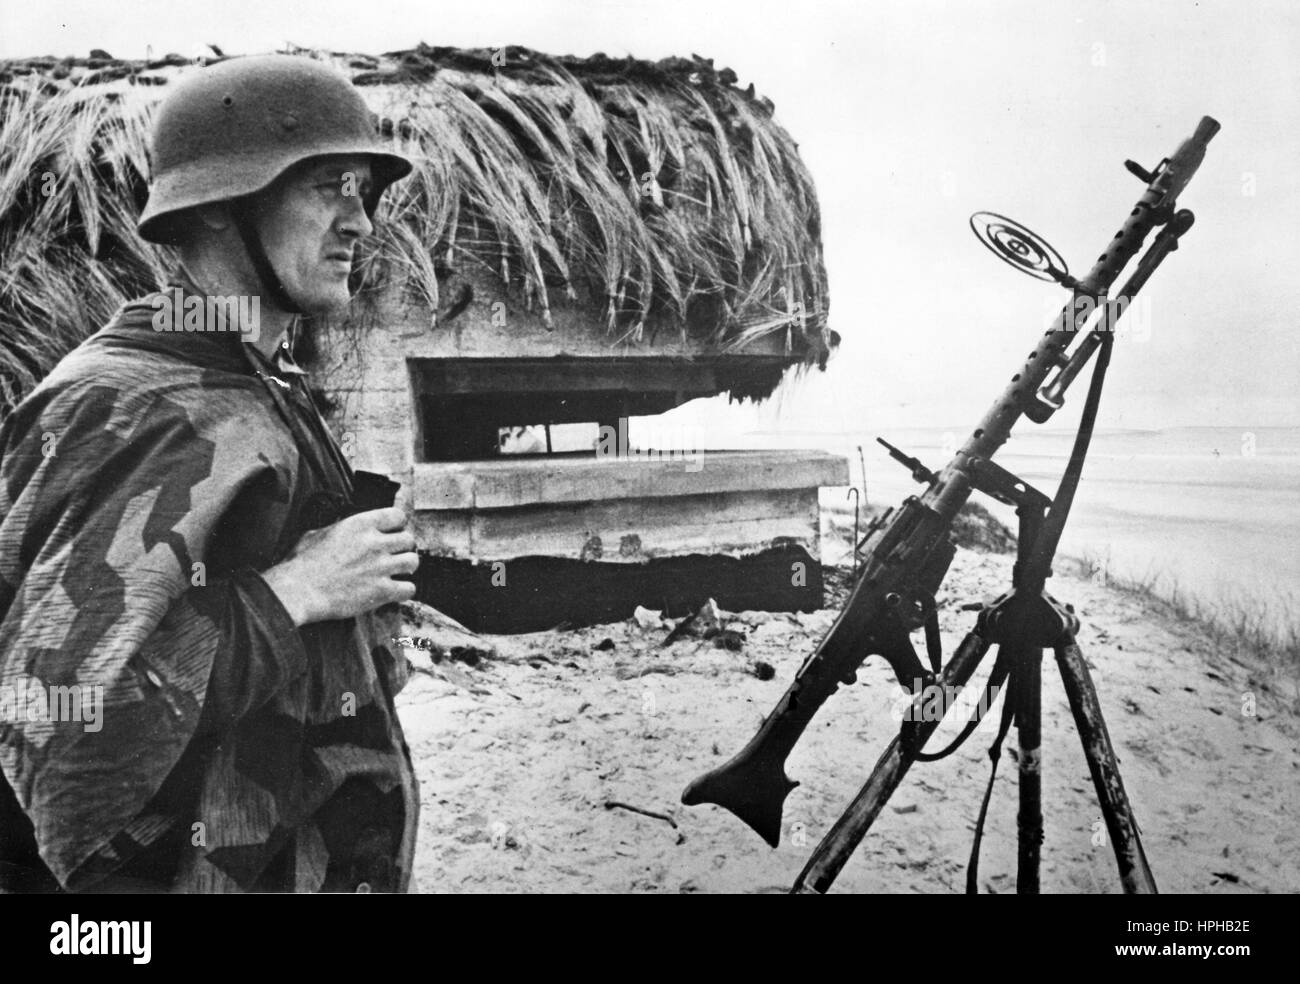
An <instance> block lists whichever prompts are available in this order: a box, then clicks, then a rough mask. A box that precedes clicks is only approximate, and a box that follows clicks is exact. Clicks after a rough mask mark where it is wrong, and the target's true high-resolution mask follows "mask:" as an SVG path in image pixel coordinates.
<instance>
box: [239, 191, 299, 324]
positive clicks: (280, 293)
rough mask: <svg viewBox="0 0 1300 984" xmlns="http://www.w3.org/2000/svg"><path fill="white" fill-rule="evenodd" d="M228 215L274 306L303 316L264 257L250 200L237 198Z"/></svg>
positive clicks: (264, 252)
mask: <svg viewBox="0 0 1300 984" xmlns="http://www.w3.org/2000/svg"><path fill="white" fill-rule="evenodd" d="M230 213H231V216H232V218H233V219H234V220H235V228H236V229H237V230H238V231H239V238H240V239H242V240H243V242H244V249H245V251H246V252H247V253H248V258H249V260H251V261H252V264H253V271H254V272H255V273H256V274H257V279H258V280H260V281H261V282H262V287H263V289H265V290H266V292H267V294H268V295H269V297H270V299H271V301H272V302H274V304H275V306H276V307H278V308H279V309H280V310H282V311H287V312H288V313H289V314H303V313H304V312H303V310H302V308H301V307H299V306H298V302H297V301H295V300H294V299H293V298H292V297H291V296H290V295H289V291H288V290H287V289H285V286H284V283H283V281H281V280H280V278H279V276H277V274H276V272H275V267H273V266H272V265H271V259H270V257H268V256H267V255H266V248H265V247H264V246H263V245H262V237H261V236H259V235H258V234H257V223H256V221H255V220H254V215H253V209H252V198H251V196H250V197H245V198H237V199H235V200H234V201H232V202H231V203H230Z"/></svg>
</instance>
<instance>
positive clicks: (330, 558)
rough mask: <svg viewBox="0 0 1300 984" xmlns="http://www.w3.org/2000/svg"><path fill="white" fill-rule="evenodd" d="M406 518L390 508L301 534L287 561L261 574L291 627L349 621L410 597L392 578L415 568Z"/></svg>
mask: <svg viewBox="0 0 1300 984" xmlns="http://www.w3.org/2000/svg"><path fill="white" fill-rule="evenodd" d="M419 563H420V560H419V556H418V555H417V554H416V552H415V536H414V534H413V533H411V531H410V530H409V529H408V528H407V520H406V513H405V512H404V511H403V510H401V509H399V508H397V507H396V506H390V507H388V508H387V509H372V510H370V511H369V512H363V513H357V514H356V515H355V516H349V517H348V518H347V519H342V520H339V522H337V523H334V524H333V525H332V526H326V527H323V528H322V529H319V530H311V531H309V532H308V533H305V534H304V535H303V536H302V538H301V539H299V540H298V542H297V543H296V544H295V545H294V546H293V549H292V550H290V552H289V556H288V557H286V558H285V559H284V560H282V561H281V562H280V563H278V564H276V565H275V566H273V567H270V568H268V569H267V570H265V571H263V572H262V578H263V580H265V581H266V583H267V584H268V585H269V586H270V588H271V590H272V591H274V592H275V593H276V595H277V596H278V597H279V599H280V602H281V604H283V605H284V607H285V610H286V611H287V612H288V613H289V615H290V616H291V617H292V618H293V620H294V624H296V625H307V624H309V623H311V622H320V621H323V620H325V619H330V618H349V617H350V616H352V615H357V614H360V613H361V612H366V611H370V610H372V609H375V608H378V607H379V606H380V605H384V604H387V603H388V602H393V601H408V600H410V599H411V598H413V597H414V596H415V585H414V584H412V583H411V582H409V581H396V580H394V579H393V575H394V574H413V573H415V569H416V568H417V567H418V566H419Z"/></svg>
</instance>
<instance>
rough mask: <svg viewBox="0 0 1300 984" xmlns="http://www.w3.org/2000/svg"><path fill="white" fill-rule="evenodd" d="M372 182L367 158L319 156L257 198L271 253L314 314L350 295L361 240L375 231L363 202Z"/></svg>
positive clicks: (343, 301) (282, 276)
mask: <svg viewBox="0 0 1300 984" xmlns="http://www.w3.org/2000/svg"><path fill="white" fill-rule="evenodd" d="M370 182H371V175H370V163H369V161H368V160H367V159H366V158H365V157H361V156H351V155H333V156H329V157H315V158H311V159H310V160H307V161H303V162H302V163H301V164H298V165H296V166H295V167H293V168H291V169H290V170H289V171H287V172H285V174H283V175H281V177H280V178H279V179H278V180H277V181H276V182H275V183H274V184H273V185H271V187H270V188H268V189H267V190H266V192H265V193H263V195H262V196H261V200H260V201H259V202H258V203H257V204H258V221H257V225H258V231H259V233H260V234H261V237H262V245H263V248H265V250H266V255H267V258H268V259H269V260H270V261H271V265H272V266H273V267H274V268H275V272H276V274H277V275H278V276H279V278H280V280H281V282H282V283H283V284H284V286H285V287H286V288H287V289H288V291H289V296H290V297H292V298H293V299H294V300H295V301H296V302H297V303H298V305H299V307H301V308H302V309H303V310H304V311H306V312H307V313H309V314H324V313H327V312H330V311H337V310H339V309H340V308H342V307H345V306H346V305H347V303H348V301H349V299H350V298H349V295H348V275H349V274H350V273H351V272H352V257H353V253H354V251H355V250H356V245H357V241H358V240H359V239H361V237H363V236H368V235H370V233H371V232H372V231H373V226H371V224H370V219H369V218H368V217H367V215H366V211H365V207H364V206H363V204H362V203H363V201H364V200H365V197H366V196H367V195H368V194H369V191H370Z"/></svg>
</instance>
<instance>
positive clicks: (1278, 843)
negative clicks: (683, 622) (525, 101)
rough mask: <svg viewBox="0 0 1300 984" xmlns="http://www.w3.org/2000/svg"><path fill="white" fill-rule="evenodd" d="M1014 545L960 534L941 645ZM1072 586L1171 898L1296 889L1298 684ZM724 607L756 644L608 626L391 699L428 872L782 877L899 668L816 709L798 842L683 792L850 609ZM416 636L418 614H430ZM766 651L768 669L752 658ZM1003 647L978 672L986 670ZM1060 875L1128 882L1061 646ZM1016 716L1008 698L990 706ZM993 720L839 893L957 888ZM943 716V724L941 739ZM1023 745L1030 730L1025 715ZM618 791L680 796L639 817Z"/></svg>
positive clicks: (855, 772)
mask: <svg viewBox="0 0 1300 984" xmlns="http://www.w3.org/2000/svg"><path fill="white" fill-rule="evenodd" d="M1010 570H1011V558H1010V557H1007V556H1003V555H994V554H981V553H972V552H968V551H964V550H963V551H960V552H959V553H958V556H957V559H956V560H955V562H954V565H953V568H952V571H951V572H950V574H949V577H948V580H947V582H946V584H945V586H944V591H943V593H942V594H941V596H940V599H939V601H940V621H941V627H942V629H943V637H944V651H945V657H946V655H947V654H949V653H951V652H952V651H953V649H954V648H955V647H956V645H957V643H958V642H959V641H960V639H961V637H962V635H964V633H965V631H966V630H967V628H968V627H969V626H970V625H971V624H972V619H973V617H974V616H973V614H972V613H970V612H964V611H961V610H960V606H961V605H962V604H965V603H967V602H972V601H981V600H986V599H988V598H991V597H993V596H994V595H996V594H998V593H1000V592H1001V591H1002V590H1003V588H1004V585H1005V584H1007V583H1008V581H1009V578H1010ZM1049 590H1050V591H1051V592H1052V593H1053V594H1054V595H1055V596H1056V597H1057V598H1060V599H1061V600H1062V601H1069V602H1071V603H1073V604H1074V606H1075V609H1076V611H1077V613H1078V614H1079V616H1080V618H1081V620H1082V628H1081V631H1080V634H1079V642H1080V645H1081V646H1082V647H1083V650H1084V653H1085V656H1086V657H1087V659H1088V661H1089V664H1090V667H1091V670H1092V674H1093V679H1094V681H1095V683H1096V685H1097V688H1098V691H1099V694H1100V698H1101V703H1102V707H1103V709H1104V712H1105V714H1106V719H1107V723H1108V726H1109V729H1110V734H1111V737H1112V739H1113V740H1114V742H1115V744H1116V749H1117V753H1118V755H1119V757H1120V759H1121V766H1122V769H1123V775H1124V781H1125V785H1126V788H1127V790H1128V793H1129V797H1130V799H1131V801H1132V803H1133V807H1134V810H1135V811H1136V815H1137V818H1138V821H1139V823H1140V825H1141V829H1142V836H1143V843H1144V846H1145V849H1146V853H1147V857H1148V859H1149V861H1150V864H1151V867H1152V870H1153V872H1154V874H1155V878H1156V882H1157V885H1158V886H1159V888H1160V890H1161V891H1163V892H1196V893H1233V892H1295V891H1300V824H1298V823H1297V818H1298V817H1300V702H1298V701H1297V694H1296V686H1295V683H1296V672H1295V670H1294V668H1292V669H1290V670H1282V669H1277V668H1270V667H1267V666H1258V665H1251V664H1250V663H1249V662H1248V661H1245V660H1241V661H1239V660H1238V658H1236V657H1234V656H1233V655H1231V654H1227V653H1222V652H1218V651H1215V650H1214V649H1213V648H1211V647H1210V646H1209V645H1208V644H1207V643H1206V642H1205V641H1204V640H1203V639H1202V638H1201V635H1200V634H1198V632H1197V630H1196V629H1195V627H1194V626H1189V625H1184V624H1179V623H1177V622H1173V621H1170V620H1169V619H1168V617H1167V616H1160V615H1159V614H1158V613H1156V612H1154V611H1153V610H1151V609H1150V608H1148V607H1146V606H1145V604H1144V603H1143V602H1142V601H1141V600H1139V599H1137V598H1135V597H1133V596H1131V595H1125V594H1122V593H1119V592H1118V591H1116V590H1113V589H1112V588H1110V587H1108V586H1106V585H1105V584H1103V583H1098V582H1095V581H1089V580H1084V579H1081V578H1078V577H1071V576H1065V575H1058V576H1057V577H1054V578H1053V579H1052V581H1051V582H1050V583H1049ZM834 617H835V612H834V611H820V612H814V613H811V614H797V615H796V614H772V613H763V612H751V613H736V614H729V613H724V618H725V619H726V622H727V624H728V625H729V626H730V627H732V628H735V629H737V630H739V631H742V632H744V633H745V636H746V639H745V643H744V647H743V649H742V650H741V651H739V652H736V651H730V650H727V649H719V648H715V647H714V646H713V645H712V643H710V642H707V641H701V640H698V639H684V640H681V641H678V642H675V643H673V644H672V645H670V646H667V647H664V646H662V642H663V639H664V637H665V636H666V635H667V634H668V631H669V629H670V628H671V627H672V625H673V623H672V622H669V621H661V620H659V619H658V618H657V617H654V616H652V615H649V614H643V617H642V618H641V619H640V620H636V619H632V620H628V621H626V622H621V623H617V624H613V625H606V626H597V627H593V628H587V629H581V630H575V631H558V632H546V633H537V634H533V635H525V636H495V637H491V638H490V640H489V641H490V642H491V644H492V645H493V646H494V647H495V655H494V656H493V657H492V658H487V659H481V660H479V661H478V663H477V664H476V665H472V666H471V665H467V664H465V663H463V662H459V661H456V660H451V659H443V660H441V661H440V662H437V663H434V662H433V661H432V660H431V659H430V658H429V654H428V653H427V652H423V651H420V650H416V649H408V650H407V652H408V655H409V656H410V657H411V659H412V663H413V665H414V667H415V668H416V672H415V673H414V674H413V675H412V678H411V680H410V682H409V683H408V685H407V686H406V688H405V689H404V690H403V692H402V694H401V695H400V696H399V700H398V704H399V709H400V714H401V718H402V721H403V724H404V726H405V729H406V734H407V738H408V741H409V743H410V747H411V752H412V755H413V757H414V759H415V762H416V766H417V771H418V773H419V777H420V781H421V786H422V802H423V812H422V816H421V821H420V832H419V840H418V844H417V860H416V872H415V874H416V881H417V885H418V889H419V890H420V891H426V892H784V891H786V890H788V888H789V886H790V885H791V883H792V882H793V881H794V879H795V878H796V876H797V875H798V873H799V871H800V870H801V868H802V867H803V865H804V863H805V861H806V860H807V857H808V855H809V853H810V851H811V850H812V849H813V847H814V846H815V845H816V844H817V842H818V841H819V840H820V838H821V837H822V835H823V834H824V833H825V831H826V830H827V829H828V827H829V826H830V825H831V824H832V823H833V822H834V820H835V819H836V818H837V817H838V816H839V814H840V813H841V812H842V811H843V810H844V808H845V807H846V806H847V805H848V803H849V801H850V800H851V799H852V797H853V795H854V794H855V793H856V792H857V790H858V788H859V787H860V785H861V784H862V782H863V781H864V780H865V778H866V776H867V775H868V773H869V772H870V769H871V766H872V764H873V763H874V762H875V760H876V759H877V757H878V756H879V755H880V753H881V752H882V751H883V750H884V748H885V746H886V745H887V743H888V742H889V740H890V739H891V738H892V737H893V735H894V734H895V733H896V732H897V729H898V725H897V723H896V721H895V719H894V715H893V713H891V712H893V711H895V709H896V708H897V707H898V706H899V703H898V697H899V693H900V691H899V690H898V689H897V687H896V684H895V682H894V680H893V677H892V674H891V672H890V670H889V668H888V666H887V665H886V664H885V663H884V661H883V660H881V659H879V658H878V657H876V658H872V659H869V660H868V661H867V662H866V663H865V664H864V666H863V669H862V671H861V672H860V673H859V679H858V682H857V683H856V684H854V685H852V686H849V687H844V688H841V690H840V691H839V692H838V693H837V694H836V695H835V697H833V698H832V699H831V700H830V701H829V702H828V703H827V704H826V705H825V706H824V707H823V708H822V710H821V712H820V713H819V714H818V716H817V717H816V718H815V719H814V720H813V722H812V725H811V726H810V727H809V729H808V731H807V732H806V733H805V735H804V737H803V740H802V741H801V743H800V744H799V746H798V747H797V748H796V749H795V751H794V753H793V754H792V755H791V757H790V760H789V763H788V768H787V771H788V773H789V775H790V776H791V778H793V779H796V780H798V781H799V782H800V783H801V785H800V786H799V787H798V788H797V789H796V790H794V791H793V792H792V793H791V794H790V796H789V798H788V799H787V800H786V806H785V813H784V828H783V836H782V842H781V845H780V846H779V847H777V848H775V849H773V848H770V847H768V846H767V845H766V844H765V843H764V842H763V841H762V840H761V839H760V838H759V837H758V836H757V835H756V834H755V833H753V832H752V831H751V830H750V829H749V828H748V827H746V826H745V825H744V824H742V823H741V822H740V821H739V820H737V819H736V818H735V817H733V816H732V815H731V814H730V813H728V812H726V811H724V810H721V809H719V808H717V807H714V806H703V807H691V808H687V807H684V806H682V805H681V804H680V795H681V791H682V789H683V787H684V786H685V785H686V784H687V783H688V782H689V781H690V780H691V779H692V778H694V777H695V776H697V775H698V774H700V773H701V772H703V771H705V770H706V769H709V768H712V767H714V766H715V765H717V764H719V763H721V762H722V761H724V760H725V759H726V758H727V757H730V755H732V754H733V753H734V752H736V751H737V750H738V749H739V748H740V747H741V746H742V745H743V744H744V743H745V742H746V741H748V740H749V738H750V737H751V736H752V734H753V732H754V730H755V729H756V728H757V727H758V725H759V723H760V721H761V720H762V718H763V716H764V715H765V714H767V713H768V711H770V710H771V708H772V707H773V705H774V704H775V703H776V701H777V699H778V698H779V697H780V695H781V693H782V692H783V691H784V689H785V687H786V686H787V685H788V684H789V682H790V680H791V679H792V677H793V675H794V674H795V672H796V671H797V669H798V667H799V665H800V664H801V662H802V661H803V660H804V658H805V657H806V656H807V655H808V654H809V653H810V652H811V651H812V650H813V649H814V648H815V646H816V644H817V642H818V641H819V640H820V639H821V637H822V636H823V634H824V633H825V631H826V629H827V628H828V627H829V625H830V624H831V622H832V621H833V620H834ZM411 631H412V633H415V632H416V631H418V627H412V630H411ZM759 662H764V663H767V664H769V665H770V666H771V667H772V668H774V670H775V675H774V677H773V678H772V679H768V680H762V679H759V677H758V676H757V675H756V674H755V667H756V665H757V664H758V663H759ZM991 665H992V654H990V655H989V656H988V657H987V658H986V659H985V662H984V664H983V665H982V666H981V669H980V672H979V673H978V674H977V676H976V681H977V682H982V680H983V678H984V676H985V675H986V674H987V672H988V670H989V668H990V667H991ZM1043 679H1044V691H1043V813H1044V826H1045V842H1044V845H1043V861H1042V876H1041V877H1042V890H1043V891H1044V892H1088V893H1093V892H1118V891H1119V890H1120V884H1119V879H1118V877H1117V874H1116V869H1115V863H1114V857H1113V854H1112V853H1111V848H1110V846H1109V844H1108V843H1107V842H1106V838H1105V830H1104V826H1103V825H1102V824H1101V822H1100V820H1101V817H1100V811H1099V809H1098V806H1097V802H1096V798H1095V796H1094V793H1093V788H1092V783H1091V780H1090V777H1089V775H1088V770H1087V765H1086V763H1085V761H1084V758H1083V754H1082V751H1081V749H1080V745H1079V741H1078V738H1077V736H1076V734H1075V731H1074V724H1073V719H1072V717H1071V714H1070V711H1069V707H1068V704H1067V703H1066V699H1065V695H1064V691H1063V690H1062V687H1061V683H1060V678H1059V675H1058V674H1057V673H1056V668H1055V664H1054V662H1053V661H1052V660H1051V659H1050V656H1049V658H1048V659H1047V660H1046V661H1045V662H1044V676H1043ZM998 706H999V708H1000V705H998ZM996 716H997V715H996V713H995V714H994V715H992V716H991V719H990V721H988V722H986V723H985V725H984V726H982V727H981V729H980V730H979V731H977V732H976V733H975V735H973V736H972V738H971V739H970V740H969V741H968V742H967V743H966V744H965V745H964V746H963V747H962V748H961V749H960V750H958V752H956V753H955V754H954V755H953V756H951V757H950V758H948V759H946V760H943V761H940V762H937V763H933V764H924V763H923V764H918V765H916V766H914V767H913V768H912V770H911V771H910V772H909V773H908V775H907V777H906V778H905V780H904V782H903V784H902V786H901V787H900V788H899V790H898V791H897V793H896V794H895V796H894V798H893V799H892V800H891V802H890V803H889V805H888V806H886V808H885V810H884V811H883V813H882V814H881V816H880V818H879V819H878V821H877V822H876V824H875V826H874V827H873V828H872V830H871V831H870V832H869V833H868V835H867V837H866V839H865V840H864V841H863V843H862V845H861V847H860V848H859V849H858V851H857V852H856V854H855V856H854V857H853V858H852V859H851V860H850V861H849V862H848V864H847V865H846V866H845V868H844V870H843V871H842V872H841V874H840V876H839V878H838V880H837V881H836V883H835V885H834V886H833V888H832V890H833V891H836V892H959V891H963V890H964V885H965V878H966V861H967V856H968V854H969V850H970V841H971V836H972V830H973V828H974V821H975V817H976V815H977V813H978V809H979V802H980V798H981V796H982V795H983V791H984V785H985V782H986V781H987V777H988V767H989V760H988V757H987V750H988V746H989V743H990V741H991V740H992V737H993V733H994V730H995V729H994V726H993V721H992V718H996ZM951 730H952V729H950V728H948V727H947V725H945V728H944V729H943V730H941V732H940V734H939V735H937V736H936V737H935V738H934V739H933V740H932V742H931V744H930V746H929V747H930V748H931V749H935V748H937V747H939V745H940V743H941V741H942V736H943V735H944V734H946V733H950V731H951ZM1007 745H1008V749H1013V748H1014V746H1015V741H1014V732H1013V736H1012V737H1011V738H1010V739H1009V740H1008V743H1007ZM1016 787H1017V776H1016V766H1015V761H1014V759H1013V758H1012V757H1011V755H1010V753H1009V752H1008V753H1007V754H1004V755H1003V759H1002V764H1001V767H1000V769H999V775H998V784H997V787H996V789H995V791H994V796H993V801H992V806H991V808H990V813H989V818H988V824H987V828H986V831H985V838H984V849H983V854H982V860H981V865H980V878H979V882H980V889H981V891H988V892H1009V891H1014V889H1015V863H1016V831H1015V813H1016V802H1017V788H1016ZM609 803H622V804H627V805H628V806H631V807H636V808H639V809H643V810H648V811H652V812H655V813H660V814H663V816H664V818H659V817H653V816H647V815H644V814H641V813H637V812H634V811H633V810H630V809H626V808H624V807H621V806H620V807H613V808H610V807H608V806H607V804H609Z"/></svg>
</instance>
